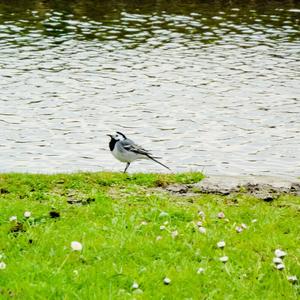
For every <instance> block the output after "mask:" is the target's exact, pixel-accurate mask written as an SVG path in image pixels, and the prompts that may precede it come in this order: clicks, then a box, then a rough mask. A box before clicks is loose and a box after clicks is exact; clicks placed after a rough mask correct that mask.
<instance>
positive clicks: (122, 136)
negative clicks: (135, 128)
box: [108, 131, 126, 141]
mask: <svg viewBox="0 0 300 300" xmlns="http://www.w3.org/2000/svg"><path fill="white" fill-rule="evenodd" d="M108 136H109V137H110V138H111V139H112V140H115V141H122V140H125V139H126V136H125V134H123V133H122V132H119V131H117V132H116V134H108Z"/></svg>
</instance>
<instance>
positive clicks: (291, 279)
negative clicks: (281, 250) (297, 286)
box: [287, 275, 298, 283]
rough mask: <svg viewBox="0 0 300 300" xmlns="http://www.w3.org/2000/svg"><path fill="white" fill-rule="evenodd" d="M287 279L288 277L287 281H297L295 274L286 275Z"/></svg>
mask: <svg viewBox="0 0 300 300" xmlns="http://www.w3.org/2000/svg"><path fill="white" fill-rule="evenodd" d="M287 279H288V281H289V282H293V283H295V282H297V281H298V278H297V276H296V275H294V276H288V277H287Z"/></svg>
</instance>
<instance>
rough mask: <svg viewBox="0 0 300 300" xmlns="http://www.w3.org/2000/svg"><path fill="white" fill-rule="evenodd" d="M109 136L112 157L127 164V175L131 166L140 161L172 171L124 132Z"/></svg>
mask: <svg viewBox="0 0 300 300" xmlns="http://www.w3.org/2000/svg"><path fill="white" fill-rule="evenodd" d="M107 136H109V137H110V142H109V149H110V151H111V153H112V155H113V156H114V157H115V158H116V159H117V160H119V161H121V162H125V163H126V167H125V170H124V172H123V173H126V171H127V169H128V168H129V166H130V164H131V163H132V162H133V161H135V160H138V159H150V160H152V161H154V162H156V163H158V164H160V165H161V166H163V167H165V168H166V169H168V170H170V171H171V169H170V168H169V167H167V166H166V165H164V164H163V163H161V162H160V161H158V160H157V157H154V156H152V154H151V153H150V152H149V151H147V150H145V149H144V148H142V147H141V146H139V145H137V144H136V143H135V142H134V141H132V140H130V139H128V138H127V137H126V136H125V134H123V133H122V132H120V131H117V132H116V134H107Z"/></svg>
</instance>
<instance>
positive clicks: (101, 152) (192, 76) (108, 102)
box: [0, 0, 300, 176]
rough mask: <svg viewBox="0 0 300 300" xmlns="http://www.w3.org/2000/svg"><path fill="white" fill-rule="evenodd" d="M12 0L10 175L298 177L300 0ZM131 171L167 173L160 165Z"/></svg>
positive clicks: (3, 45)
mask: <svg viewBox="0 0 300 300" xmlns="http://www.w3.org/2000/svg"><path fill="white" fill-rule="evenodd" d="M244 2H245V1H231V2H229V1H201V3H200V1H196V0H195V1H129V0H128V1H111V2H110V1H72V2H69V1H2V2H1V3H0V153H1V167H0V171H1V172H9V171H29V172H47V173H48V172H61V171H75V170H103V169H106V170H122V168H123V165H121V164H120V163H118V162H116V161H115V160H114V158H113V157H112V156H111V155H110V153H109V151H108V150H107V142H108V139H107V137H106V133H110V132H112V131H114V130H120V131H123V132H124V133H127V134H128V135H129V136H130V137H132V138H133V139H135V140H136V141H137V142H139V143H140V144H142V145H143V146H145V147H146V148H150V149H153V152H154V153H156V154H158V155H160V156H162V157H163V158H164V159H163V161H164V162H166V163H167V164H168V165H170V166H171V167H172V169H173V170H175V171H185V170H190V169H197V170H202V169H204V171H205V172H206V173H209V174H212V173H222V174H249V173H255V174H268V173H269V174H272V175H282V176H299V175H300V151H299V144H300V102H299V92H300V82H299V70H300V69H299V61H298V59H299V46H300V42H299V36H300V34H299V16H300V4H299V3H297V2H296V1H251V4H249V3H247V4H245V3H244ZM132 171H163V169H161V168H160V166H159V165H155V164H151V163H150V162H140V163H136V164H135V166H134V167H132Z"/></svg>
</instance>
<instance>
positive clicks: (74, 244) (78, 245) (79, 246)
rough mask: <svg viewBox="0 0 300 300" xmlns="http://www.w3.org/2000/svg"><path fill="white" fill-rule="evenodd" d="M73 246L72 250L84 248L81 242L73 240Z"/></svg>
mask: <svg viewBox="0 0 300 300" xmlns="http://www.w3.org/2000/svg"><path fill="white" fill-rule="evenodd" d="M71 248H72V250H74V251H81V250H82V244H81V243H79V242H76V241H73V242H72V243H71Z"/></svg>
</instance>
